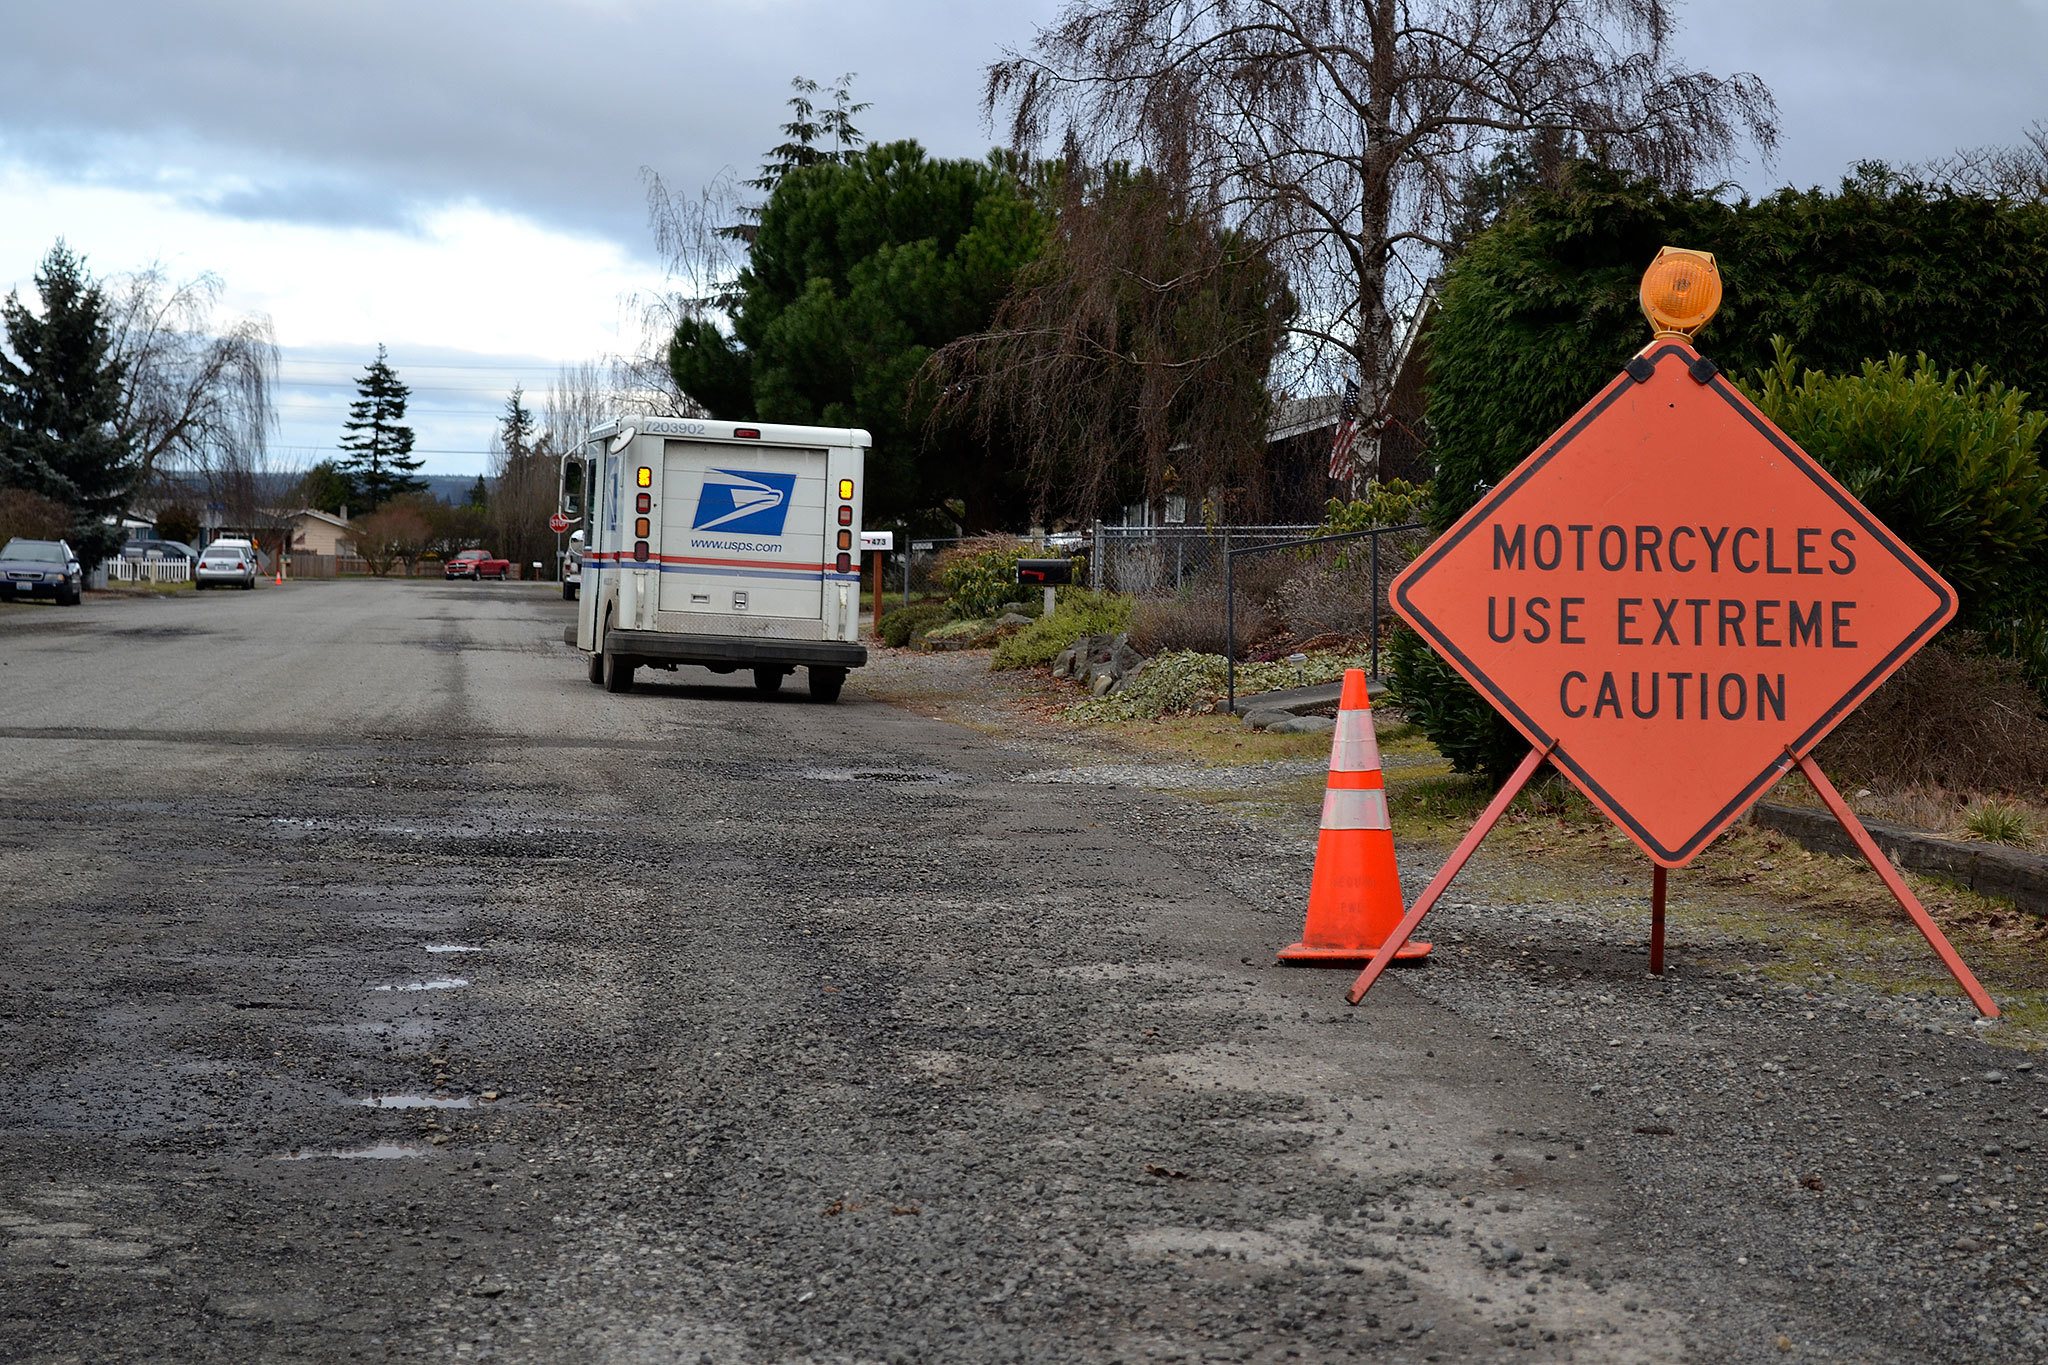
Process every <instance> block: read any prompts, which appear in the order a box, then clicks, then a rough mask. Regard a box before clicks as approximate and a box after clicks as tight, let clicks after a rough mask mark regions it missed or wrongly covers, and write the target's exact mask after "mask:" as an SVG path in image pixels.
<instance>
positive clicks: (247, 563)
mask: <svg viewBox="0 0 2048 1365" xmlns="http://www.w3.org/2000/svg"><path fill="white" fill-rule="evenodd" d="M192 586H193V587H194V588H217V587H223V586H227V587H236V588H253V587H255V586H256V552H255V551H254V550H252V549H250V548H249V547H248V546H245V545H209V546H207V547H206V548H205V549H204V550H201V551H200V552H199V563H198V564H197V565H196V566H195V567H194V568H193V570H192Z"/></svg>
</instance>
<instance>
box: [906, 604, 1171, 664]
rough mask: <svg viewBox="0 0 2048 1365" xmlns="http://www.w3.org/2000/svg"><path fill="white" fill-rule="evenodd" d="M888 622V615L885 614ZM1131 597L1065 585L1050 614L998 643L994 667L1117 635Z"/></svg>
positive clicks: (1125, 624) (1125, 623)
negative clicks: (1096, 637) (1087, 637)
mask: <svg viewBox="0 0 2048 1365" xmlns="http://www.w3.org/2000/svg"><path fill="white" fill-rule="evenodd" d="M883 624H884V625H886V624H888V618H886V617H884V618H883ZM1130 624H1131V599H1130V598H1128V597H1113V596H1110V595H1108V594H1104V593H1093V592H1089V591H1087V590H1085V589H1082V588H1062V589H1061V590H1060V594H1059V597H1058V598H1057V599H1056V602H1055V604H1054V607H1053V613H1052V615H1050V616H1043V617H1040V618H1039V619H1038V620H1036V621H1033V622H1032V623H1031V624H1030V625H1028V626H1026V627H1024V629H1022V630H1020V631H1018V632H1017V633H1016V634H1015V635H1012V636H1011V637H1010V638H1009V639H1007V640H1005V641H1003V642H1002V643H1001V644H999V645H997V646H996V656H995V658H994V660H993V661H992V662H991V667H994V668H1030V667H1032V666H1033V665H1035V664H1046V663H1051V662H1052V660H1053V656H1054V655H1056V654H1058V653H1059V652H1060V651H1061V650H1063V649H1065V648H1066V647H1067V646H1068V645H1070V644H1072V643H1074V641H1076V640H1078V639H1080V638H1081V637H1082V636H1084V635H1115V634H1117V633H1119V632H1121V631H1125V630H1128V629H1130Z"/></svg>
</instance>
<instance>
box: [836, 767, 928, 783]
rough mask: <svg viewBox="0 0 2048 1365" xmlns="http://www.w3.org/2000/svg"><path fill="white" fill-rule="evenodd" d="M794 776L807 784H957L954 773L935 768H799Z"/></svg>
mask: <svg viewBox="0 0 2048 1365" xmlns="http://www.w3.org/2000/svg"><path fill="white" fill-rule="evenodd" d="M796 775H797V776H798V777H800V778H803V779H804V780H805V781H809V782H957V781H959V780H960V779H959V777H958V776H957V775H956V774H954V773H948V772H940V771H939V770H937V769H935V768H927V769H912V768H799V769H798V770H797V772H796Z"/></svg>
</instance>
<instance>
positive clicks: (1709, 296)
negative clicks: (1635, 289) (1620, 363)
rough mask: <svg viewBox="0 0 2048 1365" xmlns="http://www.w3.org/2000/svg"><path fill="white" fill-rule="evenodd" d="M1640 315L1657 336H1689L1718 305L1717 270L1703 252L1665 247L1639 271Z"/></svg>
mask: <svg viewBox="0 0 2048 1365" xmlns="http://www.w3.org/2000/svg"><path fill="white" fill-rule="evenodd" d="M1640 297H1641V299H1642V304H1643V316H1644V317H1646V318H1648V319H1649V320H1650V326H1651V327H1653V328H1655V329H1656V332H1657V335H1658V336H1660V337H1689V336H1691V335H1692V334H1693V333H1694V332H1697V331H1698V330H1699V329H1700V328H1702V327H1704V326H1706V325H1707V321H1708V319H1710V318H1712V317H1713V316H1714V310H1715V309H1717V308H1719V307H1720V306H1721V271H1720V268H1719V267H1718V266H1716V265H1715V264H1714V258H1713V257H1712V256H1711V255H1709V254H1708V253H1707V252H1704V251H1687V250H1686V249H1685V248H1684V247H1676V246H1667V247H1664V248H1662V249H1661V250H1659V251H1658V252H1657V259H1656V260H1654V261H1652V262H1650V268H1649V269H1648V270H1646V271H1644V272H1643V285H1642V290H1641V295H1640Z"/></svg>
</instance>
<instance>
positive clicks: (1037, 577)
mask: <svg viewBox="0 0 2048 1365" xmlns="http://www.w3.org/2000/svg"><path fill="white" fill-rule="evenodd" d="M1017 581H1018V582H1019V583H1031V584H1036V585H1039V586H1042V587H1047V588H1056V587H1059V586H1061V585H1062V584H1066V583H1072V582H1073V581H1074V561H1073V560H1071V559H1020V560H1018V561H1017Z"/></svg>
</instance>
